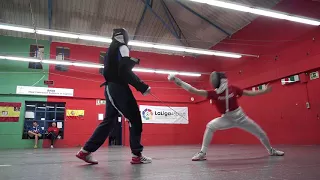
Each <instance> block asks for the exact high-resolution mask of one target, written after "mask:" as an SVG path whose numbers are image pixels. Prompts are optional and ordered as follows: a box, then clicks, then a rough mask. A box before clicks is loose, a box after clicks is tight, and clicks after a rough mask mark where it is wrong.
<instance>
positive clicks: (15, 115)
mask: <svg viewBox="0 0 320 180" xmlns="http://www.w3.org/2000/svg"><path fill="white" fill-rule="evenodd" d="M20 109H21V103H9V102H0V122H18V121H19V117H20Z"/></svg>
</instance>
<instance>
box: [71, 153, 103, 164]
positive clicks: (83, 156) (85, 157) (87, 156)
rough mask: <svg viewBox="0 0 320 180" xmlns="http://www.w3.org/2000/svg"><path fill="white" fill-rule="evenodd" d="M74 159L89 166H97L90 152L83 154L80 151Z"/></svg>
mask: <svg viewBox="0 0 320 180" xmlns="http://www.w3.org/2000/svg"><path fill="white" fill-rule="evenodd" d="M76 157H77V158H79V159H81V160H83V161H85V162H86V163H89V164H98V161H97V160H95V159H93V157H92V154H91V153H90V152H84V151H83V150H82V149H81V150H80V151H79V152H78V153H77V155H76Z"/></svg>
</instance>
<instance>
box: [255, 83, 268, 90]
mask: <svg viewBox="0 0 320 180" xmlns="http://www.w3.org/2000/svg"><path fill="white" fill-rule="evenodd" d="M266 87H267V86H266V85H265V84H262V85H260V86H256V87H253V88H252V91H260V90H264V89H266Z"/></svg>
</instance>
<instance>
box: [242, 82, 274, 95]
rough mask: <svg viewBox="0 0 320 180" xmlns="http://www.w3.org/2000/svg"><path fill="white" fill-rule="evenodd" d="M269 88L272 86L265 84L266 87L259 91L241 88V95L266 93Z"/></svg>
mask: <svg viewBox="0 0 320 180" xmlns="http://www.w3.org/2000/svg"><path fill="white" fill-rule="evenodd" d="M271 90H272V88H271V87H270V86H269V85H268V84H267V85H266V88H265V89H264V90H260V91H248V90H243V95H245V96H258V95H262V94H266V93H268V92H270V91H271Z"/></svg>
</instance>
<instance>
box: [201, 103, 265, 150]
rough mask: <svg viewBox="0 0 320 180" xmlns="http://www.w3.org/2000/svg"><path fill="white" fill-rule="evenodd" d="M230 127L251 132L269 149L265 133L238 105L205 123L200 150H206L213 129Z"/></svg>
mask: <svg viewBox="0 0 320 180" xmlns="http://www.w3.org/2000/svg"><path fill="white" fill-rule="evenodd" d="M230 128H240V129H243V130H245V131H247V132H249V133H251V134H252V135H254V136H256V137H257V138H258V139H259V140H260V141H261V143H262V144H263V145H264V146H265V147H266V149H267V150H268V151H270V150H271V145H270V142H269V139H268V137H267V135H266V133H265V132H264V131H263V130H262V129H261V127H260V126H259V125H258V124H256V123H255V122H254V121H253V120H251V119H250V118H249V117H248V116H247V115H246V114H245V113H244V112H243V111H242V109H241V108H240V107H239V108H238V109H236V110H234V111H230V112H228V113H226V114H224V115H223V116H221V117H219V118H216V119H214V120H212V121H210V122H209V123H208V124H207V128H206V131H205V133H204V136H203V142H202V148H201V151H202V152H204V153H206V152H207V149H208V146H209V145H210V142H211V140H212V137H213V133H214V132H215V131H217V130H223V129H230Z"/></svg>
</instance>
